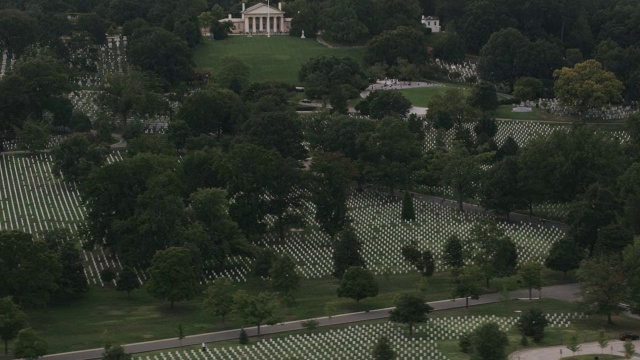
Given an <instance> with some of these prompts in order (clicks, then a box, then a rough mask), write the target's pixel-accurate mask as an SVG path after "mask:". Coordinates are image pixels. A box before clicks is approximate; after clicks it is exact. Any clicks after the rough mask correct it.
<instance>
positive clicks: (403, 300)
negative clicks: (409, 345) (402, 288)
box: [389, 294, 433, 337]
mask: <svg viewBox="0 0 640 360" xmlns="http://www.w3.org/2000/svg"><path fill="white" fill-rule="evenodd" d="M394 305H395V309H393V310H391V311H390V312H389V313H390V316H389V320H390V321H393V322H400V323H404V324H407V325H409V336H410V337H413V326H414V325H415V324H419V323H423V322H426V321H427V320H428V318H427V314H428V313H430V312H431V311H433V308H432V307H431V306H430V305H429V304H427V301H426V299H425V298H424V296H422V295H416V294H402V295H399V296H398V297H397V298H396V300H395V304H394Z"/></svg>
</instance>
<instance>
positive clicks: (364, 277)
mask: <svg viewBox="0 0 640 360" xmlns="http://www.w3.org/2000/svg"><path fill="white" fill-rule="evenodd" d="M378 290H379V288H378V283H377V282H376V279H375V277H374V276H373V273H372V272H371V271H369V270H367V269H364V268H362V267H359V266H352V267H350V268H348V269H347V271H346V272H345V273H344V275H343V276H342V279H341V280H340V286H339V287H338V290H337V292H338V297H348V298H351V299H353V300H355V301H356V302H360V300H362V299H365V298H368V297H374V296H377V295H378Z"/></svg>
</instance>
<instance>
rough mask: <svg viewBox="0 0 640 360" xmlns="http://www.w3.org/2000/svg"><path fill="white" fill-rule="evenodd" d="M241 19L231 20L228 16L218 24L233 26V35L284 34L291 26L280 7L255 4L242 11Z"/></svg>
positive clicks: (289, 20) (289, 19)
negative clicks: (229, 23)
mask: <svg viewBox="0 0 640 360" xmlns="http://www.w3.org/2000/svg"><path fill="white" fill-rule="evenodd" d="M241 14H242V17H240V18H233V17H231V15H229V17H228V18H226V19H221V20H220V22H225V21H229V22H231V23H232V24H233V28H232V30H231V32H232V33H234V34H256V33H260V34H286V33H288V32H289V27H290V26H291V18H285V17H284V12H283V11H282V10H281V7H280V5H278V8H275V7H271V6H268V5H267V4H264V3H257V4H255V5H253V6H251V7H249V8H247V9H246V10H245V9H244V4H243V9H242V12H241Z"/></svg>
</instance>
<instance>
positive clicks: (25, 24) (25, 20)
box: [0, 9, 38, 56]
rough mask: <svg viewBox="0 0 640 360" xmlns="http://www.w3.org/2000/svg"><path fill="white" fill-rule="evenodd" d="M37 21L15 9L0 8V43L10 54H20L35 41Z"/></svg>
mask: <svg viewBox="0 0 640 360" xmlns="http://www.w3.org/2000/svg"><path fill="white" fill-rule="evenodd" d="M37 26H38V21H37V20H36V19H34V18H33V17H31V16H30V15H29V14H28V13H27V12H24V11H20V10H17V9H2V10H0V44H2V45H3V47H5V48H8V49H9V50H10V51H11V53H12V54H15V55H18V56H19V55H22V52H23V51H24V49H25V48H26V47H27V46H29V45H31V44H33V43H34V42H35V41H36V35H37V34H36V30H37Z"/></svg>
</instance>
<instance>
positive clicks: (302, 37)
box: [300, 30, 305, 39]
mask: <svg viewBox="0 0 640 360" xmlns="http://www.w3.org/2000/svg"><path fill="white" fill-rule="evenodd" d="M300 39H305V37H304V30H302V35H300Z"/></svg>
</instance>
